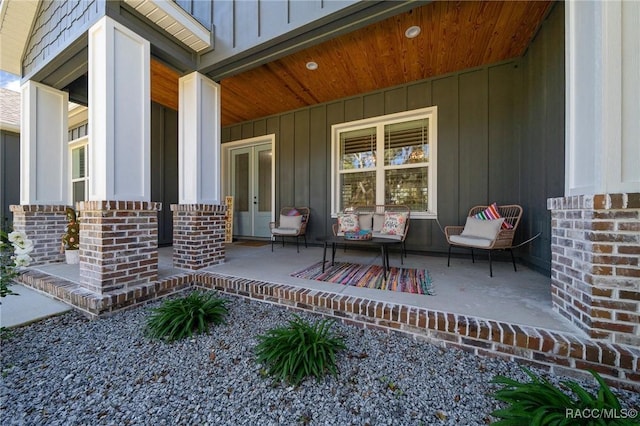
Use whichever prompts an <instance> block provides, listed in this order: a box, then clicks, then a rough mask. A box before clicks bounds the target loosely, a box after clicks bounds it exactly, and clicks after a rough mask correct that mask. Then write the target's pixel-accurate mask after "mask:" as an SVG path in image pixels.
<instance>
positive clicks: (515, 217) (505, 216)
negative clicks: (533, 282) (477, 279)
mask: <svg viewBox="0 0 640 426" xmlns="http://www.w3.org/2000/svg"><path fill="white" fill-rule="evenodd" d="M521 217H522V207H521V206H519V205H516V204H512V205H505V206H497V205H496V204H495V203H494V204H492V205H491V206H475V207H472V208H471V210H469V214H468V216H467V223H466V224H465V226H446V227H445V228H444V233H445V235H446V238H447V242H448V243H449V256H448V257H447V266H449V264H450V261H451V248H452V247H463V248H468V249H470V250H471V261H472V262H473V263H475V259H474V257H473V249H481V250H487V251H488V252H489V276H491V277H493V267H492V264H491V252H492V251H494V250H509V252H510V253H511V262H512V263H513V270H514V271H516V272H517V269H516V261H515V258H514V257H513V237H514V235H515V233H516V229H517V228H518V224H519V223H520V218H521Z"/></svg>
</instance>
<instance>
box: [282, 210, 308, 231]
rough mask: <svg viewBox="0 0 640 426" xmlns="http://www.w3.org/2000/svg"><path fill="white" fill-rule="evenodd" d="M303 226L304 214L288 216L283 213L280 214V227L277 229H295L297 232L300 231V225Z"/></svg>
mask: <svg viewBox="0 0 640 426" xmlns="http://www.w3.org/2000/svg"><path fill="white" fill-rule="evenodd" d="M301 226H302V216H301V215H297V216H286V215H283V214H281V215H280V223H279V226H278V228H276V229H293V230H295V231H296V232H298V231H299V230H300V227H301Z"/></svg>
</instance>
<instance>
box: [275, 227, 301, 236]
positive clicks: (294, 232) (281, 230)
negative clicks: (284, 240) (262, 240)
mask: <svg viewBox="0 0 640 426" xmlns="http://www.w3.org/2000/svg"><path fill="white" fill-rule="evenodd" d="M298 232H300V229H296V228H273V229H272V230H271V234H272V235H298Z"/></svg>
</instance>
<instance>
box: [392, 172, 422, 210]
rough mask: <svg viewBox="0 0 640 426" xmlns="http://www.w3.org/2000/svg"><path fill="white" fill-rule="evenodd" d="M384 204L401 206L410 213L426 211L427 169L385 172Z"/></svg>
mask: <svg viewBox="0 0 640 426" xmlns="http://www.w3.org/2000/svg"><path fill="white" fill-rule="evenodd" d="M384 185H385V191H384V202H385V204H403V205H406V206H409V208H410V209H411V211H427V207H428V203H427V200H428V198H427V196H428V195H429V194H428V188H429V186H428V168H427V167H420V168H415V169H413V168H412V169H394V170H386V171H385V176H384Z"/></svg>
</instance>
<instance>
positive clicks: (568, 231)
mask: <svg viewBox="0 0 640 426" xmlns="http://www.w3.org/2000/svg"><path fill="white" fill-rule="evenodd" d="M547 207H548V209H549V210H551V227H552V239H551V253H552V259H551V297H552V302H553V309H554V310H556V311H558V312H559V313H560V314H562V315H563V316H565V317H566V318H567V319H569V320H570V321H571V322H573V323H574V324H576V325H577V326H578V327H580V328H581V329H582V330H584V331H585V332H586V333H587V334H588V335H589V336H590V337H592V338H595V339H602V340H607V341H610V342H615V343H622V344H628V345H633V346H640V325H638V324H640V314H639V313H638V312H640V193H632V194H602V195H580V196H572V197H563V198H551V199H549V200H547Z"/></svg>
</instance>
